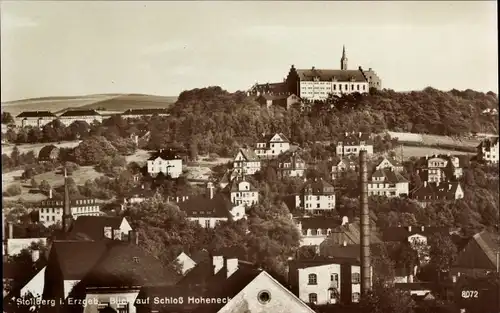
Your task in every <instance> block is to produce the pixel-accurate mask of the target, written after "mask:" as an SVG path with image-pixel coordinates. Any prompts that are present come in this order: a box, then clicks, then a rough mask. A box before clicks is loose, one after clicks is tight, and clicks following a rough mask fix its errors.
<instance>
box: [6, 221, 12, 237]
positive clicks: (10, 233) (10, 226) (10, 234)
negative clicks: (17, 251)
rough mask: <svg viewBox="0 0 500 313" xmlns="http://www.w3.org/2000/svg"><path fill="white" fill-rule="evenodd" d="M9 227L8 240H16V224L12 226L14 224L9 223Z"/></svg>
mask: <svg viewBox="0 0 500 313" xmlns="http://www.w3.org/2000/svg"><path fill="white" fill-rule="evenodd" d="M7 225H8V227H9V236H8V237H7V239H12V238H14V224H12V222H8V223H7Z"/></svg>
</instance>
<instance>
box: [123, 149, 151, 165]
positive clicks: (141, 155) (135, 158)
mask: <svg viewBox="0 0 500 313" xmlns="http://www.w3.org/2000/svg"><path fill="white" fill-rule="evenodd" d="M149 157H150V152H149V151H147V150H143V149H137V151H136V152H135V153H134V154H132V155H127V156H126V157H125V159H126V160H127V163H130V162H136V163H137V164H139V165H144V164H146V161H147V160H148V159H149Z"/></svg>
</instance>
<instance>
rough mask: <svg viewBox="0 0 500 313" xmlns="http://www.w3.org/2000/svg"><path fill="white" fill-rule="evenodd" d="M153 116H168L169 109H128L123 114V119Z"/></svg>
mask: <svg viewBox="0 0 500 313" xmlns="http://www.w3.org/2000/svg"><path fill="white" fill-rule="evenodd" d="M153 115H157V116H168V115H169V114H168V111H167V109H162V108H156V109H128V110H127V111H125V112H123V113H122V115H121V117H122V118H124V119H136V118H141V117H151V116H153Z"/></svg>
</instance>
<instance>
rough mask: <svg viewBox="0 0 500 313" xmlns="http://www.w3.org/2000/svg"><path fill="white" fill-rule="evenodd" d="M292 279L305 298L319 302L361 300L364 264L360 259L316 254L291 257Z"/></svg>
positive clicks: (291, 281) (331, 302) (294, 286)
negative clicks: (340, 259)
mask: <svg viewBox="0 0 500 313" xmlns="http://www.w3.org/2000/svg"><path fill="white" fill-rule="evenodd" d="M289 266H290V271H289V281H290V284H291V285H292V289H293V291H294V293H295V294H296V295H297V296H298V297H299V298H300V299H301V300H302V301H304V302H306V303H310V304H316V305H325V304H335V303H339V302H341V301H342V302H343V303H357V302H359V300H360V293H361V266H360V264H359V261H357V260H356V259H344V260H342V261H339V260H338V259H335V258H328V257H323V258H322V257H315V258H312V259H305V260H301V259H298V260H294V261H291V262H290V264H289Z"/></svg>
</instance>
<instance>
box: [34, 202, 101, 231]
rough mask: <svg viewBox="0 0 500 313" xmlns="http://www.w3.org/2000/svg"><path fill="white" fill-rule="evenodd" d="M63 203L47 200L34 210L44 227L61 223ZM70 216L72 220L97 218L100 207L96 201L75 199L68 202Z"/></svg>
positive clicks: (99, 213)
mask: <svg viewBox="0 0 500 313" xmlns="http://www.w3.org/2000/svg"><path fill="white" fill-rule="evenodd" d="M63 206H64V201H62V200H55V199H52V198H49V199H47V200H43V201H41V202H40V203H39V204H38V206H37V207H36V208H35V210H38V213H39V214H38V217H39V221H40V223H43V224H44V225H45V226H46V227H47V226H50V225H53V224H57V223H61V222H62V217H63V211H64V207H63ZM70 208H71V214H72V215H73V218H77V217H79V216H99V215H101V214H102V213H101V207H100V205H99V204H98V203H97V202H96V199H89V198H75V199H71V200H70Z"/></svg>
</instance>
